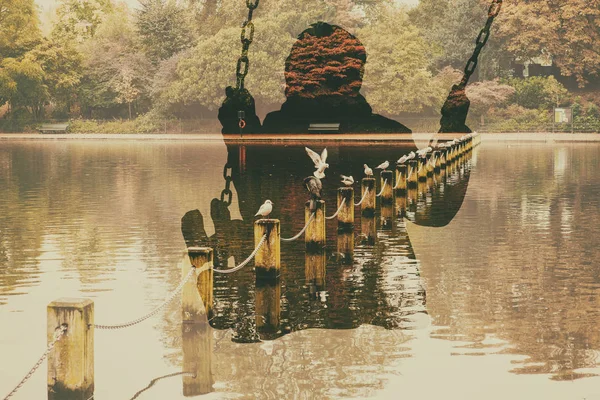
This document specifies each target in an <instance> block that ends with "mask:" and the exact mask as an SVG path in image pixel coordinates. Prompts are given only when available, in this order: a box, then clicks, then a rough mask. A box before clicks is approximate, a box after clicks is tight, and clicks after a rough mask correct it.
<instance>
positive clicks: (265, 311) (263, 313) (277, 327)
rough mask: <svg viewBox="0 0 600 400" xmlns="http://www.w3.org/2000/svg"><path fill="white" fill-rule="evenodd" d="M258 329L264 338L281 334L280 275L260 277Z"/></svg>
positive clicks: (256, 305) (256, 292)
mask: <svg viewBox="0 0 600 400" xmlns="http://www.w3.org/2000/svg"><path fill="white" fill-rule="evenodd" d="M254 307H255V315H256V317H255V318H256V330H257V331H258V334H259V336H260V338H261V339H262V340H273V339H276V338H278V337H279V336H281V280H280V277H279V276H277V277H269V278H259V276H258V275H257V276H256V288H255V305H254Z"/></svg>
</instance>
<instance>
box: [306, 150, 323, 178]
mask: <svg viewBox="0 0 600 400" xmlns="http://www.w3.org/2000/svg"><path fill="white" fill-rule="evenodd" d="M304 149H305V150H306V153H307V154H308V156H309V157H310V159H311V160H312V162H313V163H314V164H315V168H316V169H317V170H316V171H315V173H314V175H315V177H317V178H318V179H323V178H325V169H326V168H329V164H327V163H326V161H327V148H324V149H323V152H322V153H321V155H319V154H317V153H316V152H314V151H312V150H311V149H309V148H308V147H305V148H304Z"/></svg>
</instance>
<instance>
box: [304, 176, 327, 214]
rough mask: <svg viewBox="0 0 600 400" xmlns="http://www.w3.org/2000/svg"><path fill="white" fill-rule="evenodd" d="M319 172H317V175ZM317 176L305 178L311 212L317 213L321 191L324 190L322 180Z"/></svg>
mask: <svg viewBox="0 0 600 400" xmlns="http://www.w3.org/2000/svg"><path fill="white" fill-rule="evenodd" d="M317 172H318V171H315V175H316V174H317ZM315 175H313V176H309V177H307V178H304V186H305V187H306V190H308V193H309V194H310V211H311V212H315V211H316V209H317V201H319V200H321V190H322V189H323V184H322V183H321V179H319V178H317V177H316V176H315Z"/></svg>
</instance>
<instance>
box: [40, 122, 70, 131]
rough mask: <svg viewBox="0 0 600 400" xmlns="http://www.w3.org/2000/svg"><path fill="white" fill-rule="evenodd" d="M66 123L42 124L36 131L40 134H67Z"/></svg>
mask: <svg viewBox="0 0 600 400" xmlns="http://www.w3.org/2000/svg"><path fill="white" fill-rule="evenodd" d="M68 127H69V124H68V123H61V124H42V125H41V126H40V127H39V128H38V130H39V131H40V133H67V128H68Z"/></svg>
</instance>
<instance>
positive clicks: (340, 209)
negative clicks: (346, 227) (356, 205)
mask: <svg viewBox="0 0 600 400" xmlns="http://www.w3.org/2000/svg"><path fill="white" fill-rule="evenodd" d="M344 203H346V198H343V199H342V202H341V203H340V207H339V208H338V209H337V211H336V212H335V214H333V215H332V216H331V217H325V219H334V218H335V217H337V216H338V214H339V213H340V211H342V207H344Z"/></svg>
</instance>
